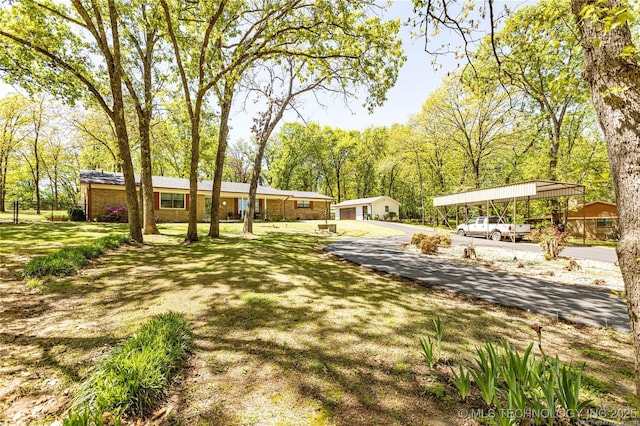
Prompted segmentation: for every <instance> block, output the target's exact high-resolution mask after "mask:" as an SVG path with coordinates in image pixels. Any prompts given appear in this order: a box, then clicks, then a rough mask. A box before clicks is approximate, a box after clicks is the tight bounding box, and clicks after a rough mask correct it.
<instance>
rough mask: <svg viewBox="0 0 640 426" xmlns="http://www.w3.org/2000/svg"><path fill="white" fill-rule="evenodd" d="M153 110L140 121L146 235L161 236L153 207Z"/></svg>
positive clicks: (143, 208) (147, 110)
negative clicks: (150, 126)
mask: <svg viewBox="0 0 640 426" xmlns="http://www.w3.org/2000/svg"><path fill="white" fill-rule="evenodd" d="M150 115H151V110H150V109H146V110H145V113H144V116H143V117H141V119H140V120H139V124H138V126H139V128H140V166H141V174H140V180H141V189H140V191H142V210H143V220H142V223H143V224H144V234H145V235H149V234H159V233H160V231H158V227H157V226H156V217H155V216H156V215H155V208H154V205H153V180H152V176H153V172H152V167H151V131H150V128H149V124H150V120H151V117H150Z"/></svg>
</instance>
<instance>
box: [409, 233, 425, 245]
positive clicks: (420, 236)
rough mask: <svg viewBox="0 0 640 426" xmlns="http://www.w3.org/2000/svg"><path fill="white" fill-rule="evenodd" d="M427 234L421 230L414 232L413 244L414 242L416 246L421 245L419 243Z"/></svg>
mask: <svg viewBox="0 0 640 426" xmlns="http://www.w3.org/2000/svg"><path fill="white" fill-rule="evenodd" d="M426 236H427V234H423V233H421V232H418V233H416V234H413V235H412V236H411V244H413V245H414V246H416V247H417V246H419V244H420V242H421V241H422V239H423V238H424V237H426Z"/></svg>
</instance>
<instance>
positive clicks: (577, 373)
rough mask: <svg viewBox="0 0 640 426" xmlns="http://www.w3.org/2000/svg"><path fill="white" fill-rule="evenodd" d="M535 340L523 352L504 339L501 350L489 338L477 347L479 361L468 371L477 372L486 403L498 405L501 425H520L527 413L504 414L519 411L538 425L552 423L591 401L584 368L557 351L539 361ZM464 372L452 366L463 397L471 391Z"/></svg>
mask: <svg viewBox="0 0 640 426" xmlns="http://www.w3.org/2000/svg"><path fill="white" fill-rule="evenodd" d="M532 349H533V343H531V344H529V346H528V347H527V349H525V351H524V352H523V353H520V352H518V351H517V350H516V349H515V348H513V347H512V346H511V345H510V344H509V343H507V342H503V343H502V348H501V350H500V351H497V350H496V348H495V347H494V346H493V344H491V343H487V344H486V345H485V346H484V347H480V348H476V353H477V356H476V358H475V364H474V365H473V366H472V367H469V370H468V373H467V374H470V375H471V377H473V381H474V382H475V384H476V386H477V387H478V390H479V391H480V395H481V396H482V399H483V400H484V402H485V403H486V404H487V405H488V406H489V407H493V408H496V413H497V417H496V418H495V421H496V422H497V423H498V424H518V422H519V421H522V420H526V419H525V418H515V419H514V418H513V416H511V417H509V416H508V415H507V416H505V415H503V414H504V413H518V415H520V416H526V417H527V419H533V420H534V423H535V424H540V423H541V422H550V423H549V424H553V421H554V419H555V418H556V417H557V414H562V415H563V416H564V417H566V418H573V419H574V418H577V416H579V414H580V410H582V409H583V408H585V407H586V406H587V405H588V404H589V403H590V401H580V384H581V379H582V373H583V370H582V369H580V370H576V369H574V368H571V367H570V366H567V365H565V364H564V363H562V362H561V361H560V359H559V358H558V357H557V356H556V357H555V358H550V357H547V356H544V355H543V356H542V358H541V359H540V360H536V358H535V356H534V355H533V353H532ZM459 369H460V373H459V374H458V373H456V372H455V371H454V370H453V369H452V373H453V378H454V383H455V385H456V388H457V389H458V391H459V392H460V397H461V398H462V399H463V400H464V399H465V398H466V396H467V395H468V394H469V391H468V390H467V389H466V388H465V385H466V384H465V378H464V377H463V376H464V373H463V367H462V366H460V367H459Z"/></svg>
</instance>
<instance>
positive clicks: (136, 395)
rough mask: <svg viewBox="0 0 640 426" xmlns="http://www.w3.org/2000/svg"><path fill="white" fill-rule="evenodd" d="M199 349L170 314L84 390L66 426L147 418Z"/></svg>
mask: <svg viewBox="0 0 640 426" xmlns="http://www.w3.org/2000/svg"><path fill="white" fill-rule="evenodd" d="M192 347H193V334H192V333H191V331H190V330H189V328H188V323H187V321H186V319H185V318H184V316H183V315H181V314H178V313H175V312H167V313H164V314H160V315H157V316H155V317H154V318H152V319H151V320H150V321H149V322H147V323H146V324H144V325H143V326H142V327H141V328H140V330H139V331H138V333H136V334H135V335H134V336H133V337H131V338H129V339H128V340H126V341H125V342H124V343H123V344H122V345H121V346H119V347H117V348H115V349H114V350H113V351H111V353H110V354H108V355H107V357H106V358H104V359H103V360H102V361H101V362H100V363H99V364H98V366H97V368H96V370H95V371H94V372H93V373H92V374H91V376H90V377H89V378H88V379H87V380H86V381H85V382H84V383H83V384H82V386H81V388H80V391H79V392H78V395H77V396H76V398H75V399H74V402H73V404H72V408H71V411H70V413H69V417H68V418H67V419H65V421H64V425H66V426H68V425H76V424H96V425H102V424H104V423H106V422H105V419H104V413H110V415H111V416H112V417H113V418H110V419H108V421H109V423H110V424H112V423H115V424H119V423H120V422H121V420H120V419H121V417H122V415H123V414H124V413H127V414H130V415H135V416H144V415H147V414H149V413H151V411H152V409H153V408H154V406H155V405H156V404H157V403H158V402H159V401H160V400H161V399H162V398H163V397H164V396H165V393H166V389H167V387H168V385H169V383H170V380H171V378H172V377H173V376H174V374H175V373H176V371H177V370H178V368H179V367H180V365H181V364H182V363H183V362H184V360H185V359H186V358H187V356H188V355H189V353H190V352H191V350H192Z"/></svg>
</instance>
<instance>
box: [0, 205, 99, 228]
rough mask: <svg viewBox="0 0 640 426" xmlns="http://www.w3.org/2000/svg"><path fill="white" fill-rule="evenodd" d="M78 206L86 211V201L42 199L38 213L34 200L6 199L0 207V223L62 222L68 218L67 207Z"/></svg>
mask: <svg viewBox="0 0 640 426" xmlns="http://www.w3.org/2000/svg"><path fill="white" fill-rule="evenodd" d="M71 208H79V209H81V210H82V211H84V212H85V215H86V213H87V206H86V203H83V202H68V201H67V202H62V203H57V204H56V203H53V202H50V201H43V202H41V203H40V213H39V214H38V208H37V203H36V202H34V201H23V200H7V201H5V203H4V209H0V223H24V222H43V221H49V222H63V221H68V220H69V213H68V212H69V209H71Z"/></svg>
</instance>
